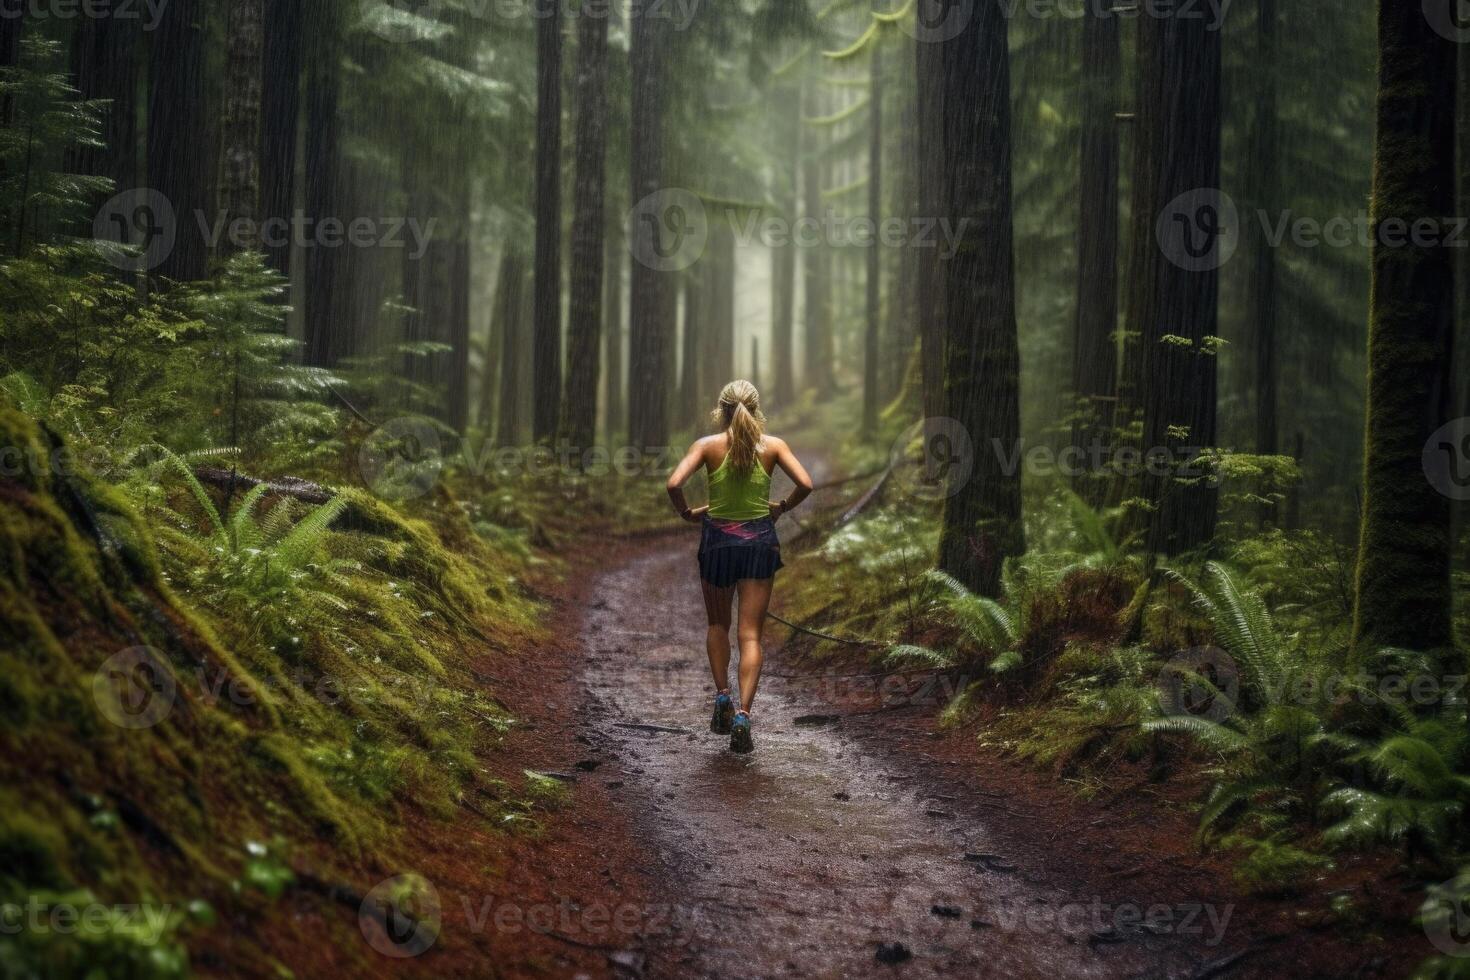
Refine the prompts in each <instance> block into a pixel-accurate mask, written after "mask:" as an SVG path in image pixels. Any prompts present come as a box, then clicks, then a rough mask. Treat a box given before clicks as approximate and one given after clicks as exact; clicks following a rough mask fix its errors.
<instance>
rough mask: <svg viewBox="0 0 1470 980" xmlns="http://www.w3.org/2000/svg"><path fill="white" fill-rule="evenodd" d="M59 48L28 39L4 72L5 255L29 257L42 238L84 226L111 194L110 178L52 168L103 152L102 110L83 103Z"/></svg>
mask: <svg viewBox="0 0 1470 980" xmlns="http://www.w3.org/2000/svg"><path fill="white" fill-rule="evenodd" d="M62 63H63V55H62V45H61V44H60V43H58V42H56V41H49V40H43V39H40V38H34V37H29V36H27V37H25V38H23V39H22V41H21V57H20V63H19V64H18V65H16V66H14V67H9V68H0V102H3V103H4V104H5V106H6V108H7V116H8V118H7V125H5V126H4V127H0V201H3V202H4V204H3V208H4V212H3V213H4V231H5V235H4V241H3V242H0V248H3V249H5V250H7V251H9V252H10V254H11V255H24V254H25V252H26V251H27V249H28V248H29V247H30V246H31V245H33V244H34V243H35V242H36V241H37V240H38V239H41V238H42V237H43V236H53V235H55V234H57V233H58V232H60V231H62V230H64V229H68V228H69V227H72V226H75V225H76V224H77V223H78V222H79V221H82V220H86V221H87V223H88V224H90V219H91V215H90V214H89V213H88V209H89V207H92V206H94V205H95V203H96V201H97V199H98V197H99V196H100V195H102V194H105V193H106V192H107V191H109V190H110V189H111V188H112V181H110V180H108V179H107V178H106V177H94V176H90V175H86V174H74V173H65V172H60V171H56V170H51V169H49V166H48V165H50V164H51V163H52V162H53V161H56V160H60V159H62V158H63V157H64V155H65V154H66V153H67V152H68V151H74V150H79V149H83V148H96V147H101V146H103V145H104V144H103V143H102V138H101V132H102V124H101V117H102V112H103V107H104V103H103V102H100V101H97V100H93V101H84V100H82V99H81V98H79V96H80V94H81V93H79V92H78V91H77V90H76V89H75V88H74V87H72V85H71V83H70V82H69V81H68V77H67V75H66V74H64V73H62V72H60V71H56V70H54V69H55V68H58V67H60V66H61V64H62Z"/></svg>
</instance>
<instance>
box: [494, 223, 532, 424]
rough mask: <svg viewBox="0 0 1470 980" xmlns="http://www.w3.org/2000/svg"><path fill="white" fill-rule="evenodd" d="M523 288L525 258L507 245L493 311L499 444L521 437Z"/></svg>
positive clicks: (523, 332)
mask: <svg viewBox="0 0 1470 980" xmlns="http://www.w3.org/2000/svg"><path fill="white" fill-rule="evenodd" d="M525 289H526V258H525V256H524V255H522V254H521V252H520V251H519V250H518V249H516V248H515V247H514V246H513V245H507V247H506V250H505V253H504V254H503V255H502V256H501V259H500V275H499V282H498V284H497V286H496V290H495V314H494V315H495V321H496V323H497V324H498V326H497V328H496V329H497V330H498V332H499V333H500V343H501V347H500V384H499V387H498V393H499V396H500V410H499V412H497V413H496V419H495V441H496V442H497V443H498V444H500V445H501V446H514V445H516V443H517V442H518V441H519V440H520V437H521V429H522V418H521V402H522V390H523V385H524V381H523V379H522V378H521V370H520V366H521V363H522V362H523V360H524V356H523V354H522V350H521V348H522V346H523V344H524V337H525V334H526V329H525V323H524V311H525V308H526V303H525Z"/></svg>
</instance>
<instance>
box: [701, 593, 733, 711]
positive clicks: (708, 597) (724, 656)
mask: <svg viewBox="0 0 1470 980" xmlns="http://www.w3.org/2000/svg"><path fill="white" fill-rule="evenodd" d="M699 585H700V588H702V589H703V590H704V612H705V615H706V616H707V617H708V619H709V632H708V633H706V634H705V638H704V649H705V653H707V654H708V655H709V669H710V673H712V674H714V675H715V690H717V691H728V690H729V689H730V603H731V602H732V601H733V600H734V599H735V589H734V588H733V587H732V588H728V589H717V588H715V587H714V586H713V585H710V584H709V583H708V582H706V581H704V580H703V579H700V582H699Z"/></svg>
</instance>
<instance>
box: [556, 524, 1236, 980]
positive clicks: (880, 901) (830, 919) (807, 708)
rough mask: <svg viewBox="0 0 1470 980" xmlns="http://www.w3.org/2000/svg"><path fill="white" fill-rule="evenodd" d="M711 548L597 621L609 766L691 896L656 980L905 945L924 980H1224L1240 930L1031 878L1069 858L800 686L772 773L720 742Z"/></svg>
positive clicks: (906, 968) (616, 577)
mask: <svg viewBox="0 0 1470 980" xmlns="http://www.w3.org/2000/svg"><path fill="white" fill-rule="evenodd" d="M693 548H694V538H693V537H692V535H691V536H690V537H689V538H688V539H684V538H679V539H676V540H670V541H668V542H666V543H663V544H660V545H657V546H656V547H654V548H653V549H651V550H649V551H646V552H644V553H642V554H639V555H636V556H634V557H632V558H630V559H629V560H627V562H626V563H625V564H623V565H621V566H618V567H612V568H609V569H607V570H606V571H605V572H603V573H601V574H600V575H598V576H597V577H595V578H594V580H593V581H592V582H591V583H589V587H588V590H587V591H588V594H590V595H592V596H595V597H597V599H596V600H595V601H594V602H593V603H592V604H591V605H590V606H589V607H588V608H586V609H585V610H584V611H583V612H582V613H581V614H580V618H581V619H582V622H581V624H580V625H581V633H580V635H581V636H582V637H583V638H584V639H583V642H584V644H585V656H586V660H585V663H586V668H585V672H584V680H583V683H584V684H585V687H586V690H587V694H588V697H589V698H590V700H591V702H592V704H593V710H592V711H591V712H589V715H590V717H591V718H592V719H593V721H594V725H593V727H591V728H589V729H588V730H587V731H585V732H584V733H583V736H582V741H583V742H584V743H585V744H587V745H590V746H591V747H592V750H593V753H592V756H591V759H590V760H589V761H588V763H587V765H588V766H595V769H594V773H595V776H596V778H598V779H600V780H601V781H602V782H603V784H604V785H605V786H608V787H610V788H611V789H612V790H613V795H614V798H615V799H616V800H617V802H618V805H620V806H621V807H623V808H625V809H626V810H627V811H628V812H629V814H630V819H631V822H632V823H633V825H634V826H635V828H636V829H637V831H638V832H639V834H640V836H641V838H642V840H641V843H642V844H643V845H644V846H645V847H646V848H647V849H648V851H649V852H651V853H654V854H657V855H658V860H659V862H660V863H661V867H658V868H653V869H649V870H650V871H651V872H652V873H653V874H654V875H655V876H657V877H658V878H661V879H662V881H663V882H664V883H665V884H666V886H667V888H668V889H669V892H668V894H667V895H666V896H664V897H663V898H662V899H660V901H662V902H667V903H668V906H669V907H668V909H667V911H666V912H664V911H662V910H660V911H659V912H658V913H657V914H655V915H653V916H651V917H649V918H648V919H647V920H646V921H645V927H646V928H647V931H648V934H647V935H645V936H643V937H641V942H642V945H643V952H644V953H645V954H646V956H647V966H646V970H647V973H648V974H649V975H653V976H669V975H678V976H689V975H703V976H721V977H724V976H730V977H733V976H748V977H772V976H802V977H845V976H869V975H873V973H874V971H875V970H878V969H883V970H886V969H887V968H886V967H881V966H880V963H879V961H878V960H877V954H878V951H879V948H880V944H888V943H895V942H898V943H902V944H903V945H904V947H906V948H907V950H909V951H910V952H911V954H912V958H911V959H909V960H907V961H906V962H905V963H904V965H903V966H901V967H899V968H898V969H899V970H900V971H901V972H902V974H903V975H905V976H911V977H914V976H938V975H951V976H975V975H987V976H991V975H995V976H998V975H1009V976H1058V975H1060V976H1084V977H1085V976H1096V977H1116V976H1150V977H1165V976H1169V977H1172V976H1179V977H1189V976H1207V975H1224V972H1225V971H1226V970H1227V969H1228V968H1229V966H1228V965H1227V964H1228V961H1230V960H1231V959H1232V954H1231V952H1230V950H1231V948H1232V947H1233V946H1236V945H1238V943H1232V942H1230V941H1229V940H1230V939H1231V938H1234V937H1230V936H1228V923H1221V922H1220V921H1219V917H1220V916H1221V915H1227V914H1228V911H1229V910H1227V909H1215V908H1213V907H1212V908H1210V909H1208V910H1206V909H1203V908H1201V909H1197V910H1195V911H1194V912H1193V915H1194V920H1193V921H1191V922H1189V923H1188V924H1184V923H1182V922H1181V919H1182V918H1183V917H1184V916H1186V915H1189V914H1190V910H1189V909H1188V908H1187V905H1188V904H1189V903H1175V905H1172V906H1170V915H1171V917H1172V922H1171V923H1170V924H1166V925H1164V926H1163V927H1162V928H1161V927H1160V925H1159V923H1158V922H1157V921H1154V922H1152V923H1144V922H1130V921H1127V919H1128V918H1129V914H1128V910H1127V909H1126V908H1123V906H1130V905H1132V906H1136V907H1137V908H1138V909H1139V912H1140V918H1141V917H1142V913H1143V912H1145V911H1146V910H1148V909H1149V906H1150V905H1151V904H1152V903H1153V902H1154V901H1155V900H1154V899H1152V898H1151V897H1150V896H1149V895H1148V894H1141V895H1127V894H1122V895H1108V896H1096V897H1094V896H1093V895H1092V894H1090V893H1088V892H1086V891H1085V890H1084V889H1080V888H1079V887H1078V886H1077V885H1076V884H1075V883H1074V882H1069V881H1067V880H1064V878H1063V879H1058V878H1057V877H1056V876H1055V874H1054V870H1053V869H1051V868H1048V869H1047V870H1044V871H1043V870H1037V869H1034V868H1031V867H1027V866H1026V864H1025V863H1024V862H1025V858H1024V855H1025V854H1026V853H1027V852H1028V851H1029V852H1033V853H1034V852H1035V851H1036V849H1037V848H1038V847H1046V848H1048V849H1049V850H1051V851H1056V850H1058V849H1062V850H1064V849H1065V848H1066V847H1067V842H1066V841H1056V842H1054V841H1049V840H1047V839H1046V834H1045V833H1044V830H1045V828H1042V827H1037V828H1035V829H1036V833H1035V834H1034V835H1033V836H1032V839H1031V840H1026V841H1022V840H1015V839H1006V838H1005V837H1002V836H999V835H998V834H997V833H996V832H994V831H993V830H992V829H991V828H990V827H988V826H987V823H988V822H987V818H986V807H987V806H991V807H993V806H996V805H998V804H997V803H995V802H994V801H993V800H992V801H987V800H986V799H985V798H984V797H974V794H971V793H965V792H959V791H957V790H956V789H955V787H954V786H953V785H951V784H949V783H946V782H945V781H944V780H943V779H942V778H941V776H940V773H941V771H942V770H941V769H940V767H938V766H937V765H936V766H933V767H930V766H929V765H928V764H927V761H926V759H925V758H924V757H923V755H921V754H916V753H914V752H913V751H912V750H905V749H900V748H898V747H896V746H895V747H892V748H889V747H887V746H885V745H884V744H882V740H875V739H872V738H862V737H858V736H859V733H858V732H857V731H856V730H855V728H856V726H858V725H861V724H862V719H861V718H857V717H847V718H844V719H842V720H840V721H834V720H833V719H832V718H831V717H827V718H823V719H820V720H812V719H807V718H804V717H803V716H808V715H812V714H824V713H825V712H827V711H830V709H824V708H823V707H822V706H821V705H818V704H813V703H811V702H809V701H808V700H806V699H805V698H804V697H803V696H802V690H803V688H802V685H801V683H800V682H799V681H792V680H786V679H783V678H781V677H778V676H771V675H769V674H768V676H767V677H765V678H764V679H763V681H762V686H761V691H760V697H759V700H758V701H757V704H756V712H755V717H756V724H757V727H756V730H755V737H756V751H755V753H754V754H752V755H750V756H744V757H742V756H736V755H732V754H731V753H729V752H728V751H726V748H725V741H726V740H725V739H723V738H721V737H720V736H716V735H713V734H711V733H709V731H708V727H707V726H708V714H707V711H708V698H709V691H710V684H709V676H708V668H707V667H706V665H705V663H704V654H703V651H702V639H703V626H702V622H703V620H702V610H701V604H700V600H699V596H698V588H697V583H696V580H695V578H694V568H695V566H694V559H693V555H692V551H693ZM772 652H774V651H770V650H768V660H767V666H768V669H772V668H774V669H777V670H779V664H780V657H779V655H777V656H775V657H772V656H771V654H772ZM733 673H734V672H733V669H732V676H733ZM798 719H802V720H801V721H800V722H799V721H798ZM635 726H650V727H635ZM972 797H973V798H972ZM1017 855H1022V857H1017ZM1048 863H1051V862H1048ZM1120 908H1122V911H1123V917H1122V919H1121V920H1120V919H1119V917H1118V915H1117V913H1118V911H1119V909H1120ZM1207 912H1209V913H1211V914H1213V915H1215V918H1214V919H1211V918H1210V915H1209V914H1207Z"/></svg>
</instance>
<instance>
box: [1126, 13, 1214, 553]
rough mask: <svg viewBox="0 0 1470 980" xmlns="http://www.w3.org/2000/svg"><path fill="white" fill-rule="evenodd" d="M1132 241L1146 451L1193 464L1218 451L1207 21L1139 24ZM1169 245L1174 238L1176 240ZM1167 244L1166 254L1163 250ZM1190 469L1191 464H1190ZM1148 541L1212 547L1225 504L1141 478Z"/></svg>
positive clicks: (1176, 547)
mask: <svg viewBox="0 0 1470 980" xmlns="http://www.w3.org/2000/svg"><path fill="white" fill-rule="evenodd" d="M1138 24H1139V28H1138V29H1139V62H1140V65H1139V114H1138V140H1137V146H1136V149H1135V154H1134V160H1135V170H1134V178H1133V187H1134V200H1135V202H1136V204H1135V214H1137V215H1139V216H1140V217H1139V223H1138V224H1137V225H1136V226H1135V229H1134V231H1135V234H1139V235H1145V236H1146V244H1142V245H1140V246H1139V251H1138V253H1137V255H1138V257H1139V258H1140V259H1141V262H1140V266H1139V267H1138V268H1135V269H1134V270H1133V271H1132V273H1131V274H1132V276H1133V278H1134V280H1135V282H1136V284H1137V297H1136V298H1137V306H1136V308H1135V310H1134V311H1133V329H1135V330H1136V331H1137V332H1138V335H1139V339H1138V343H1139V362H1140V373H1139V378H1140V391H1139V400H1140V404H1141V405H1142V409H1143V449H1144V450H1145V451H1146V452H1150V453H1154V452H1164V451H1167V452H1169V453H1171V454H1173V459H1172V461H1171V463H1170V469H1171V474H1172V473H1173V472H1174V470H1173V464H1179V463H1184V462H1186V461H1187V460H1188V456H1189V453H1190V450H1191V447H1212V446H1214V444H1215V440H1216V432H1215V429H1216V374H1215V364H1216V358H1215V356H1214V353H1213V338H1214V337H1215V335H1216V333H1217V327H1216V323H1217V320H1218V310H1217V306H1218V298H1219V289H1220V273H1219V258H1218V256H1219V252H1218V249H1219V248H1221V246H1222V242H1223V238H1222V236H1221V228H1222V226H1221V224H1220V221H1221V220H1222V219H1220V218H1219V209H1220V197H1219V193H1220V191H1219V188H1220V32H1219V31H1218V30H1215V29H1212V28H1211V27H1210V26H1209V24H1208V21H1206V20H1205V19H1204V18H1186V17H1142V18H1139V22H1138ZM1171 235H1173V236H1176V237H1170V236H1171ZM1165 243H1168V247H1167V248H1166V245H1165ZM1191 462H1192V461H1191ZM1144 492H1145V496H1146V497H1147V499H1148V500H1149V501H1150V502H1151V504H1152V511H1151V513H1150V515H1149V521H1148V529H1147V540H1148V544H1149V546H1150V547H1151V548H1152V549H1153V550H1155V551H1159V552H1163V553H1165V554H1171V555H1172V554H1178V553H1180V552H1182V551H1187V550H1189V549H1191V548H1195V547H1197V546H1199V545H1202V544H1204V543H1205V542H1207V541H1209V540H1210V539H1211V538H1212V537H1213V536H1214V533H1215V522H1216V519H1217V500H1218V492H1217V490H1216V489H1215V487H1214V486H1212V485H1211V484H1210V483H1209V482H1208V481H1205V480H1200V479H1196V478H1194V477H1193V476H1192V475H1190V479H1189V481H1188V482H1186V481H1184V480H1183V479H1179V478H1176V477H1175V476H1173V475H1150V476H1149V477H1146V478H1145V491H1144Z"/></svg>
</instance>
